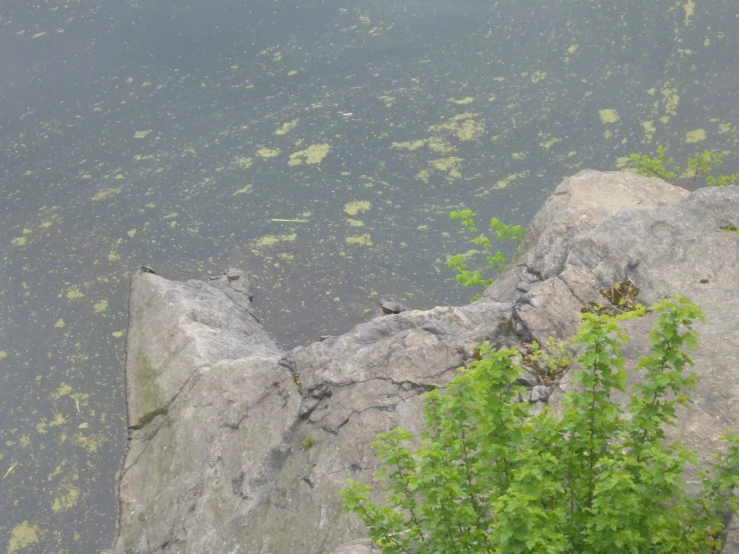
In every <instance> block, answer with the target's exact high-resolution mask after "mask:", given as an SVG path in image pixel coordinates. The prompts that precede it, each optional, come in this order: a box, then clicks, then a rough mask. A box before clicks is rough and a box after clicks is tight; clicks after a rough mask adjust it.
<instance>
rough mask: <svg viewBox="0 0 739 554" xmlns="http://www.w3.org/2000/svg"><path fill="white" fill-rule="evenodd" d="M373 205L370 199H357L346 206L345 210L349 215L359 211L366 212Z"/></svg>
mask: <svg viewBox="0 0 739 554" xmlns="http://www.w3.org/2000/svg"><path fill="white" fill-rule="evenodd" d="M371 207H372V204H371V203H370V201H369V200H355V201H354V202H349V203H348V204H346V205H345V206H344V211H345V212H346V213H348V214H349V215H357V214H358V213H359V212H366V211H367V210H369V209H370V208H371Z"/></svg>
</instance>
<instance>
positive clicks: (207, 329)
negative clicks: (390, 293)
mask: <svg viewBox="0 0 739 554" xmlns="http://www.w3.org/2000/svg"><path fill="white" fill-rule="evenodd" d="M737 226H739V187H735V186H732V187H724V188H712V189H702V190H699V191H696V192H694V193H688V192H687V191H684V190H683V189H679V188H677V187H673V186H672V185H669V184H667V183H665V182H663V181H660V180H658V179H647V178H645V177H640V176H637V175H633V174H629V173H619V172H608V173H601V172H597V171H582V172H580V173H578V174H577V175H575V176H573V177H571V178H569V179H567V180H565V181H564V182H563V183H562V184H560V185H559V186H558V187H557V189H556V190H555V192H554V194H553V195H552V197H550V199H549V200H548V201H547V202H546V203H545V205H544V207H543V208H542V209H541V210H540V211H539V213H538V214H537V216H536V217H535V218H534V220H533V222H532V223H531V225H530V226H529V229H528V232H527V235H526V238H525V240H524V242H523V243H522V245H521V248H520V249H519V251H518V254H517V256H516V258H515V260H514V262H513V263H512V264H511V266H510V267H509V268H508V269H507V270H506V271H505V272H504V273H503V274H502V275H501V276H500V278H499V279H498V280H497V281H496V282H495V283H494V284H493V285H492V286H491V287H490V288H488V290H487V291H485V293H484V295H483V298H482V299H481V300H479V301H477V302H475V303H473V304H470V305H468V306H462V307H437V308H434V309H432V310H426V311H421V310H409V311H403V312H401V313H398V314H391V315H386V316H384V317H380V318H376V319H373V320H371V321H368V322H366V323H363V324H360V325H357V326H356V327H354V328H353V329H351V330H350V331H348V332H347V333H345V334H344V335H341V336H338V337H326V338H325V340H323V341H321V342H316V343H313V344H311V345H309V346H307V347H299V348H296V349H293V350H291V351H289V352H280V351H279V350H278V348H277V347H276V345H275V344H274V342H273V341H272V340H271V339H270V338H269V337H268V336H267V334H266V333H265V332H264V330H263V329H262V328H261V326H260V325H259V322H258V320H257V318H256V315H255V314H254V312H253V309H252V307H251V303H250V301H249V299H250V292H249V286H248V280H247V279H246V276H245V275H244V273H243V272H238V270H229V271H228V273H227V274H226V275H224V276H222V277H220V278H218V279H215V280H213V281H208V282H203V281H197V280H191V281H188V282H187V283H177V282H173V281H168V280H166V279H163V278H162V277H159V276H158V275H154V274H150V273H141V272H139V273H137V274H136V275H135V276H134V277H133V279H132V283H131V299H130V324H129V335H128V344H127V361H126V376H127V398H128V413H129V427H130V440H129V449H128V452H127V455H126V460H125V463H124V467H123V470H122V472H121V481H120V492H119V502H120V517H119V521H120V524H119V534H118V537H117V539H116V542H115V545H114V547H113V550H111V551H110V552H113V553H115V554H134V553H135V554H153V553H166V554H170V553H171V554H175V553H178V552H181V553H183V554H184V553H192V552H197V553H200V552H219V553H220V552H223V553H248V554H252V553H260V552H261V553H265V554H283V553H292V552H300V553H316V554H317V553H324V552H327V553H331V552H333V553H334V554H369V553H371V552H379V549H377V548H376V547H374V546H373V545H372V543H371V542H370V541H368V540H367V539H366V532H365V530H364V529H363V528H362V527H361V525H360V524H359V523H358V521H356V519H355V518H353V517H351V516H342V515H341V504H340V499H339V497H338V495H337V491H338V490H339V489H341V488H342V487H343V486H344V485H345V482H346V479H347V478H353V479H357V480H363V481H371V480H372V478H373V473H374V470H375V469H376V467H377V461H376V459H375V457H374V454H373V452H372V451H371V449H370V448H369V444H370V443H371V442H372V441H373V440H374V439H375V435H376V434H377V433H379V432H382V431H385V430H388V429H391V428H393V427H396V426H405V427H408V428H409V430H410V431H411V432H412V433H414V434H419V433H420V431H421V429H422V423H423V422H422V416H421V409H420V407H421V404H420V395H421V394H422V393H423V392H426V391H428V390H431V389H433V388H437V387H443V386H444V385H445V384H446V383H448V382H449V380H450V379H451V378H452V377H453V376H454V375H455V370H456V368H457V367H459V366H462V365H464V364H465V362H466V361H467V360H469V359H470V358H473V357H474V356H475V355H476V351H475V346H476V345H477V344H479V343H480V342H483V341H486V340H487V341H490V342H491V343H492V344H493V345H495V346H515V345H517V344H521V343H522V342H524V343H525V342H526V341H530V340H532V339H537V340H541V339H543V338H545V337H547V336H555V337H558V338H565V337H568V336H570V335H571V334H572V333H573V332H574V330H575V328H576V326H577V323H578V318H579V314H580V311H581V308H582V307H583V306H584V305H586V304H588V303H591V302H592V303H596V304H601V305H607V304H608V303H609V302H608V299H607V298H605V296H604V294H603V293H602V292H601V291H602V290H607V289H608V287H613V286H614V285H616V284H618V283H621V282H624V281H627V280H628V281H631V282H633V283H634V284H635V286H636V287H638V299H639V301H641V302H642V303H645V304H650V303H652V302H654V301H656V300H657V299H659V298H662V297H664V296H667V295H669V294H672V293H676V292H679V293H681V294H684V295H685V296H688V297H689V298H691V300H693V301H695V302H696V303H698V304H699V305H700V306H701V307H702V308H703V310H704V311H705V313H706V316H707V318H708V321H707V323H706V325H704V326H701V327H700V328H699V332H700V333H701V338H700V344H699V348H698V350H697V351H696V352H695V356H694V357H693V358H694V360H695V362H696V371H697V373H698V374H699V376H700V377H701V384H700V387H699V390H698V391H697V392H696V393H695V395H694V397H693V404H692V406H691V410H686V411H684V412H682V413H680V417H679V421H678V426H677V429H676V436H680V437H681V438H682V439H683V440H684V441H685V442H686V443H687V444H688V446H691V447H693V448H695V449H696V450H697V451H698V452H699V454H700V455H701V457H702V458H704V457H705V456H707V455H708V454H709V453H711V452H714V451H717V448H718V442H717V441H716V437H717V436H718V435H720V434H722V432H723V431H724V430H725V429H727V428H729V427H732V426H733V427H734V428H735V429H736V428H737V424H738V423H739V372H737V371H735V370H734V368H733V366H732V365H731V363H732V362H731V360H735V359H737V357H738V356H737V354H739V329H738V328H737V326H736V323H735V320H734V314H736V313H739V286H737V285H736V283H738V282H739V234H737V233H733V232H729V231H726V230H723V229H722V227H737ZM650 325H651V321H650V320H649V318H644V319H641V320H636V321H630V322H628V323H627V324H626V326H625V330H626V332H627V334H629V335H630V336H632V337H633V339H634V340H633V342H632V343H630V344H629V345H628V346H627V348H625V353H626V355H627V357H628V358H629V359H636V357H637V356H638V354H639V353H641V352H643V349H644V347H645V344H644V340H643V338H644V337H645V336H646V335H645V332H644V331H645V329H647V328H648V327H649V326H650ZM640 338H641V340H640ZM521 381H522V383H523V384H525V385H526V386H527V387H528V388H529V393H528V396H527V398H526V399H525V400H526V401H529V402H531V403H532V404H533V405H534V409H537V410H538V409H541V408H542V407H543V406H544V405H546V403H547V402H548V403H549V404H550V405H552V406H554V407H556V406H557V403H558V401H559V399H560V398H561V395H562V394H563V392H564V391H566V390H567V389H568V387H569V386H570V384H569V381H568V376H567V374H566V375H565V376H564V377H563V378H562V379H561V381H560V382H556V383H552V384H546V385H545V384H543V383H540V382H539V381H538V380H537V379H536V378H534V377H532V376H531V375H530V374H526V373H525V372H524V373H522V380H521ZM735 520H736V518H734V520H732V523H731V527H732V528H731V529H730V532H729V536H728V538H727V542H726V547H725V549H724V552H725V553H731V552H739V539H737V536H738V535H739V532H738V531H739V529H738V528H737V524H736V521H735Z"/></svg>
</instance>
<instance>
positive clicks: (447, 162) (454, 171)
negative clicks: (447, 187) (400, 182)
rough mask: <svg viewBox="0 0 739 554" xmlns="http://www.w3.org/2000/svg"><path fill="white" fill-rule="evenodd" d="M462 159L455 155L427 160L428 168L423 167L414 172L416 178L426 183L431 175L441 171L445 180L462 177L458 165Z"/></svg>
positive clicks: (454, 179)
mask: <svg viewBox="0 0 739 554" xmlns="http://www.w3.org/2000/svg"><path fill="white" fill-rule="evenodd" d="M463 161H464V159H463V158H457V157H455V156H451V157H449V158H437V159H435V160H431V161H429V167H428V169H423V170H421V171H419V172H418V173H416V179H420V180H421V181H423V182H424V183H428V182H429V179H430V178H431V176H432V175H434V174H436V173H441V174H443V175H444V178H445V179H446V180H447V181H449V182H451V181H456V180H457V179H460V178H461V177H462V172H461V171H460V170H459V166H460V164H461V163H462V162H463Z"/></svg>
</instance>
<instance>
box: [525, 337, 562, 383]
mask: <svg viewBox="0 0 739 554" xmlns="http://www.w3.org/2000/svg"><path fill="white" fill-rule="evenodd" d="M574 349H575V343H574V341H573V340H572V339H568V340H566V341H560V340H556V339H555V338H554V337H547V338H546V339H544V341H543V344H541V345H540V344H539V343H538V342H537V341H533V342H532V343H531V345H530V347H529V348H528V349H527V351H526V352H521V354H522V355H523V361H524V362H525V363H526V364H528V365H529V366H531V367H532V368H534V370H535V371H536V372H537V373H538V375H539V377H540V378H541V379H542V381H543V382H544V384H545V385H548V384H551V381H552V380H553V379H558V378H559V377H561V376H562V374H564V372H565V371H567V369H568V368H569V367H570V364H571V363H572V356H573V352H574Z"/></svg>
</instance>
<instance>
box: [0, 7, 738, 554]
mask: <svg viewBox="0 0 739 554" xmlns="http://www.w3.org/2000/svg"><path fill="white" fill-rule="evenodd" d="M611 4H614V3H606V2H603V3H602V4H600V5H599V4H596V3H594V2H592V1H591V0H567V1H564V0H560V1H554V2H546V3H544V2H538V1H537V2H534V1H532V0H517V1H514V0H499V1H497V2H491V1H485V2H483V1H477V0H468V1H463V2H455V3H450V2H440V1H438V0H437V1H428V0H426V1H423V2H421V1H418V0H408V1H406V2H402V3H400V2H395V1H389V0H376V1H374V2H338V1H323V2H319V1H317V0H307V1H301V2H296V1H274V0H270V1H250V2H235V1H224V0H199V1H198V0H179V1H177V2H174V1H167V0H154V1H152V2H148V3H137V2H130V1H128V2H126V1H115V2H113V1H102V0H89V1H86V2H82V1H71V0H70V1H67V2H62V1H54V0H50V1H46V2H35V3H29V2H27V1H25V0H24V1H20V0H4V1H3V3H2V5H0V192H1V194H2V196H0V216H1V219H0V241H1V244H2V262H1V264H0V268H1V269H0V422H1V423H0V551H3V550H1V549H5V550H4V551H5V552H8V553H15V552H24V553H25V552H44V553H46V552H59V553H62V552H68V553H76V552H95V551H96V550H98V549H100V548H105V547H108V546H109V545H110V543H111V541H112V539H113V535H114V532H115V517H116V507H117V506H116V497H115V478H116V472H117V471H118V469H119V467H120V463H121V460H122V457H123V454H124V448H125V438H126V430H125V405H124V382H123V362H124V347H125V339H126V337H125V331H126V324H127V313H126V301H127V281H128V276H129V275H130V274H131V272H132V271H134V270H136V269H137V268H138V266H140V265H141V264H147V265H151V266H153V267H154V268H155V269H156V270H157V271H158V272H159V273H161V274H163V275H165V276H167V277H172V278H177V279H186V278H191V277H198V278H202V277H205V276H208V275H214V274H218V273H220V271H222V270H223V269H225V268H226V267H229V266H239V267H245V268H247V269H248V271H249V272H250V273H251V275H252V277H253V279H254V283H255V286H256V290H255V301H256V305H257V307H258V309H259V312H260V314H261V316H262V319H263V321H264V324H265V326H266V328H267V329H268V330H269V331H270V332H271V333H272V335H273V336H274V337H276V338H277V339H278V340H279V342H280V343H281V344H282V345H283V346H285V347H291V346H293V345H296V344H303V343H306V342H310V341H312V340H316V339H317V338H318V336H319V335H321V334H332V333H333V334H335V333H340V332H342V331H345V330H347V329H349V328H350V326H351V325H353V324H355V323H357V322H360V321H363V320H366V319H367V318H369V317H371V316H372V315H373V313H374V311H375V309H376V301H377V299H378V297H379V296H381V295H385V294H394V295H396V296H397V297H398V298H399V299H401V300H403V301H404V302H405V303H407V304H409V305H411V306H413V307H419V308H426V307H431V306H433V305H436V304H444V303H462V302H464V301H466V299H468V298H469V297H470V296H471V294H472V292H471V291H468V290H459V289H457V288H456V287H455V286H454V284H453V282H452V280H453V275H452V274H451V273H450V271H449V270H448V269H447V268H446V265H445V258H446V255H448V254H451V253H457V252H464V251H467V250H468V249H470V248H471V245H470V244H469V243H468V242H467V237H466V236H465V235H464V234H463V233H462V232H461V230H460V229H459V228H458V227H457V226H455V225H454V224H453V222H450V221H449V218H448V212H449V211H450V210H452V209H458V208H460V207H463V206H467V207H472V208H474V209H475V210H476V211H477V212H478V213H479V214H481V219H482V220H484V219H487V218H490V217H499V218H501V219H502V220H504V221H506V222H509V223H516V224H525V223H526V222H527V221H528V220H529V219H530V218H531V216H532V215H533V214H534V213H535V212H536V210H537V209H538V208H539V207H540V206H541V203H542V202H543V201H544V199H545V198H546V197H547V196H548V194H549V193H550V192H551V191H552V189H553V188H554V187H555V186H556V184H557V183H558V182H559V181H560V180H561V179H562V178H563V177H564V176H567V175H571V174H573V173H574V172H576V171H578V170H580V169H583V168H586V167H588V168H597V169H615V168H616V167H618V166H619V165H620V164H621V165H622V164H623V162H624V159H625V157H626V156H628V154H630V153H631V152H644V153H649V152H652V151H653V150H654V149H655V148H656V146H657V145H660V144H661V145H665V146H667V147H669V149H670V150H669V153H670V155H672V156H674V157H675V158H676V159H678V160H680V161H682V160H684V159H685V157H686V156H687V155H688V154H690V153H692V152H693V151H695V150H696V149H698V148H700V149H703V148H717V149H719V150H725V151H727V152H729V154H728V155H727V157H726V163H725V164H724V169H725V171H726V172H729V171H731V172H736V171H739V167H737V165H738V163H737V157H736V156H733V155H732V154H733V153H735V152H736V146H737V125H738V124H739V121H738V120H739V116H738V115H737V112H736V109H735V108H736V106H737V104H738V103H737V92H736V91H737V90H739V87H738V86H737V85H738V84H739V83H738V82H737V81H738V78H737V76H738V75H739V73H738V72H737V65H736V61H735V60H736V52H737V51H739V44H737V42H738V39H737V35H736V33H735V28H736V25H737V22H738V21H739V17H738V16H739V7H737V6H736V4H735V2H733V1H732V0H716V1H715V2H711V3H697V4H693V2H692V1H687V2H669V1H664V0H655V1H654V2H649V3H643V2H635V1H633V2H621V3H619V4H620V5H619V7H615V4H614V5H613V6H612V5H611Z"/></svg>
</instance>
